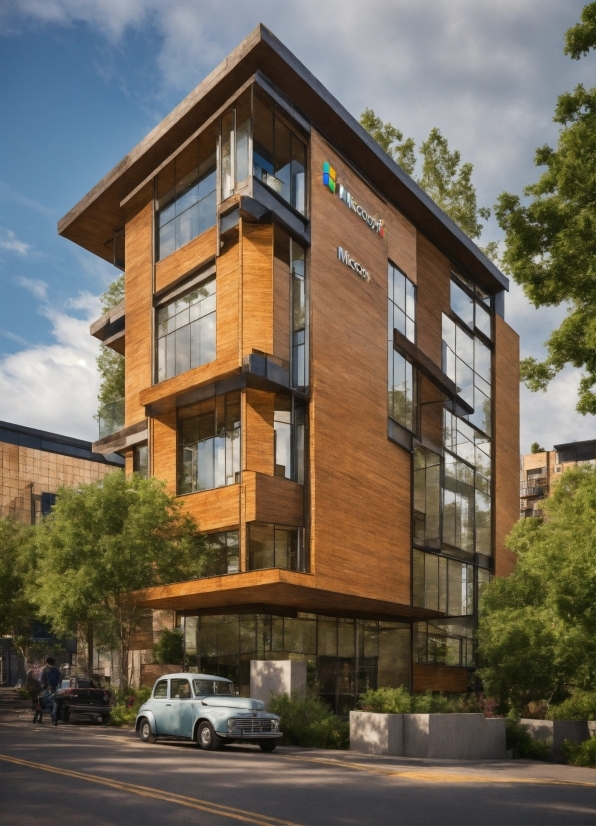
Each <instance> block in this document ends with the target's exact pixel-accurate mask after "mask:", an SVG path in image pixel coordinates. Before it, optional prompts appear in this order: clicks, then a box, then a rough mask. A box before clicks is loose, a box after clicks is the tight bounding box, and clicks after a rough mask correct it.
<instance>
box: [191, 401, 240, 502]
mask: <svg viewBox="0 0 596 826" xmlns="http://www.w3.org/2000/svg"><path fill="white" fill-rule="evenodd" d="M240 433H241V427H240V393H227V394H226V395H225V396H215V397H214V398H211V399H207V400H205V401H203V402H199V403H198V404H194V405H190V406H188V407H181V408H180V409H179V410H178V493H179V494H183V493H194V492H196V491H201V490H210V489H212V488H220V487H224V486H225V485H233V484H234V483H235V482H237V481H238V475H239V473H240Z"/></svg>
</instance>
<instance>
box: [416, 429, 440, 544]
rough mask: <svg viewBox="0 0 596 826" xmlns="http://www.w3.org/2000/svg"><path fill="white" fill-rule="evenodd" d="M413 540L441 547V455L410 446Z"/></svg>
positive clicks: (417, 542) (420, 447) (419, 446)
mask: <svg viewBox="0 0 596 826" xmlns="http://www.w3.org/2000/svg"><path fill="white" fill-rule="evenodd" d="M414 543H415V544H416V545H421V546H422V547H425V548H437V549H438V548H440V547H441V457H440V456H438V455H437V454H436V453H433V452H432V451H431V450H427V449H426V448H424V447H422V446H421V445H416V446H415V448H414Z"/></svg>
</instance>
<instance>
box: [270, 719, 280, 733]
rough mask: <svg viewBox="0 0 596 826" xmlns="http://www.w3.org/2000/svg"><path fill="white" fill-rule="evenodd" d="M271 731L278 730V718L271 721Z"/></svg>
mask: <svg viewBox="0 0 596 826" xmlns="http://www.w3.org/2000/svg"><path fill="white" fill-rule="evenodd" d="M271 731H279V720H272V721H271Z"/></svg>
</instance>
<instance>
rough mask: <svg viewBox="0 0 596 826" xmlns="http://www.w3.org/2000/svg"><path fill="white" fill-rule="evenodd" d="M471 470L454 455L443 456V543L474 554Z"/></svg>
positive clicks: (473, 493)
mask: <svg viewBox="0 0 596 826" xmlns="http://www.w3.org/2000/svg"><path fill="white" fill-rule="evenodd" d="M474 503H475V488H474V471H473V469H472V468H471V467H470V466H469V465H467V464H466V463H465V462H462V461H460V460H459V459H456V458H455V456H450V455H449V454H446V455H445V477H444V491H443V543H444V544H446V545H451V546H452V547H453V548H457V549H459V550H461V551H464V552H466V553H470V554H473V553H474Z"/></svg>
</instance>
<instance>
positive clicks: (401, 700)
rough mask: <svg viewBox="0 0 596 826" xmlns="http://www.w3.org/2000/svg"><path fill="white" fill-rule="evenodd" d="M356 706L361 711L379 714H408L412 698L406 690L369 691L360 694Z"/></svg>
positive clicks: (379, 689) (378, 689) (383, 689)
mask: <svg viewBox="0 0 596 826" xmlns="http://www.w3.org/2000/svg"><path fill="white" fill-rule="evenodd" d="M358 705H359V706H360V708H361V709H362V711H376V712H378V713H379V714H409V712H410V711H411V710H412V697H411V696H410V693H409V692H408V689H407V688H404V686H403V685H400V687H399V688H377V689H372V688H371V689H369V690H368V691H367V692H366V693H365V694H361V695H360V698H359V701H358Z"/></svg>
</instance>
